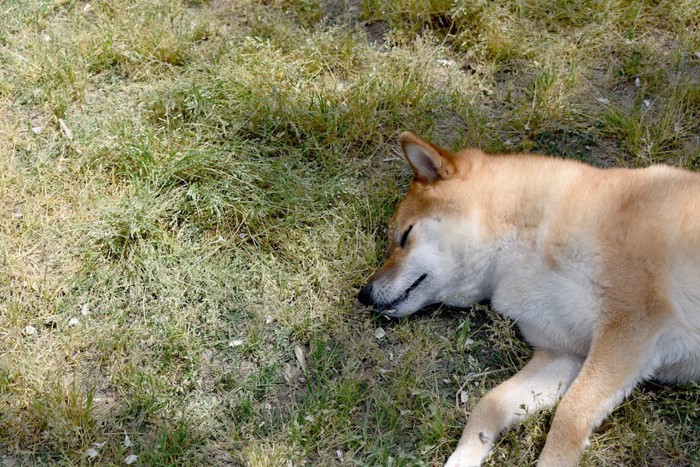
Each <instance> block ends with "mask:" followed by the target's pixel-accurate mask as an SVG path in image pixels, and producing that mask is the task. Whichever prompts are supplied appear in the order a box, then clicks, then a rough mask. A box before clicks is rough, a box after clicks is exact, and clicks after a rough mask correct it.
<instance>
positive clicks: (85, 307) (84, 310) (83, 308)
mask: <svg viewBox="0 0 700 467" xmlns="http://www.w3.org/2000/svg"><path fill="white" fill-rule="evenodd" d="M89 312H90V305H88V304H87V303H84V304H83V305H81V306H80V314H81V315H83V316H87V315H88V313H89Z"/></svg>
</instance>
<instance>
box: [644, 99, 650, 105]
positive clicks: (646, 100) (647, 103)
mask: <svg viewBox="0 0 700 467" xmlns="http://www.w3.org/2000/svg"><path fill="white" fill-rule="evenodd" d="M650 105H651V101H650V100H649V99H644V106H645V107H649V106H650Z"/></svg>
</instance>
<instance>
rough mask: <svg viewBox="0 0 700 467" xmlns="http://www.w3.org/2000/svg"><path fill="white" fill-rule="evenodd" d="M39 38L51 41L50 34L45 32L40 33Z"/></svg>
mask: <svg viewBox="0 0 700 467" xmlns="http://www.w3.org/2000/svg"><path fill="white" fill-rule="evenodd" d="M41 38H42V39H43V40H44V42H51V36H49V35H48V34H46V33H44V34H42V35H41Z"/></svg>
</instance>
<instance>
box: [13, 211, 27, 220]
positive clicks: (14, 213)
mask: <svg viewBox="0 0 700 467" xmlns="http://www.w3.org/2000/svg"><path fill="white" fill-rule="evenodd" d="M22 217H24V216H23V215H22V213H21V212H13V213H12V218H13V219H21V218H22Z"/></svg>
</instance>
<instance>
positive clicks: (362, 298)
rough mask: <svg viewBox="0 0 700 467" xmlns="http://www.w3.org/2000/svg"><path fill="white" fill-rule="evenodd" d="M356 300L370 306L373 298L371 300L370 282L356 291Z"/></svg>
mask: <svg viewBox="0 0 700 467" xmlns="http://www.w3.org/2000/svg"><path fill="white" fill-rule="evenodd" d="M357 300H359V302H360V303H362V304H363V305H365V306H372V305H373V304H374V300H372V284H370V285H366V286H364V287H362V288H361V289H360V291H359V292H358V293H357Z"/></svg>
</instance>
